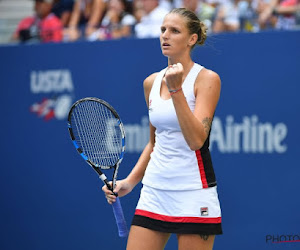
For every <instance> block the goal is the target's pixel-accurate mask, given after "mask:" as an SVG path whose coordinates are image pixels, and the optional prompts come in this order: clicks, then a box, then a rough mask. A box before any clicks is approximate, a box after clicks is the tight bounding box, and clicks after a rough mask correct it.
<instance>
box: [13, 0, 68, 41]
mask: <svg viewBox="0 0 300 250" xmlns="http://www.w3.org/2000/svg"><path fill="white" fill-rule="evenodd" d="M52 7H53V0H35V5H34V11H35V15H34V16H31V17H26V18H24V19H23V20H21V22H20V23H19V25H18V27H17V30H16V31H15V33H14V34H13V40H19V41H21V42H28V41H31V42H33V41H35V42H39V41H40V42H43V43H47V42H60V41H61V40H62V23H61V21H60V20H59V18H57V17H56V16H55V15H54V14H53V13H52V12H51V9H52Z"/></svg>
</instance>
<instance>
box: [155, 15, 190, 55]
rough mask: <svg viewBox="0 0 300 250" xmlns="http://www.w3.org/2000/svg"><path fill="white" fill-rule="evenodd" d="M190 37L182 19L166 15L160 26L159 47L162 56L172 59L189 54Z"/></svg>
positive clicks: (177, 16) (178, 16)
mask: <svg viewBox="0 0 300 250" xmlns="http://www.w3.org/2000/svg"><path fill="white" fill-rule="evenodd" d="M190 39H191V35H190V33H189V30H188V28H187V26H186V20H185V18H184V17H182V16H180V15H178V14H174V13H172V14H168V15H167V16H166V17H165V19H164V21H163V24H162V26H161V34H160V45H161V50H162V53H163V55H165V56H168V57H172V56H177V55H180V54H182V53H186V52H187V51H188V52H190V49H191V47H190V46H189V44H190Z"/></svg>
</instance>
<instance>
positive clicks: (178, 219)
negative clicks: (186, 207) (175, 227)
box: [135, 209, 222, 224]
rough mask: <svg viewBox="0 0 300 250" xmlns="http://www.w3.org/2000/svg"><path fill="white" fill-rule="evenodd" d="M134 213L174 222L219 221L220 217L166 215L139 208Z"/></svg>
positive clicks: (215, 222)
mask: <svg viewBox="0 0 300 250" xmlns="http://www.w3.org/2000/svg"><path fill="white" fill-rule="evenodd" d="M135 215H141V216H145V217H148V218H151V219H155V220H161V221H166V222H175V223H214V224H217V223H221V221H222V218H221V217H215V218H203V217H179V216H168V215H161V214H156V213H152V212H148V211H145V210H141V209H136V210H135Z"/></svg>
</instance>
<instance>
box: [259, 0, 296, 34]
mask: <svg viewBox="0 0 300 250" xmlns="http://www.w3.org/2000/svg"><path fill="white" fill-rule="evenodd" d="M297 6H299V0H282V1H280V0H271V1H270V3H269V5H268V6H267V7H266V8H265V9H264V10H263V11H262V12H261V14H260V15H259V23H260V26H261V27H262V28H267V27H268V26H267V24H268V22H270V20H272V19H273V20H274V19H275V21H273V26H274V27H275V28H276V29H280V30H293V29H295V28H296V12H297V8H298V7H297Z"/></svg>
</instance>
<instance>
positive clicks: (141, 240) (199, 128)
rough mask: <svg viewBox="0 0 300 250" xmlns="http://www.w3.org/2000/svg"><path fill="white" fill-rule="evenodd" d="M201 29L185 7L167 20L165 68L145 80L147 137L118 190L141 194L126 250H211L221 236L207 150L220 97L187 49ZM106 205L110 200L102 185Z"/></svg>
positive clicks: (215, 79) (202, 35)
mask: <svg viewBox="0 0 300 250" xmlns="http://www.w3.org/2000/svg"><path fill="white" fill-rule="evenodd" d="M205 39H206V28H205V26H204V24H203V23H202V22H200V21H199V19H198V18H197V16H196V15H195V14H194V13H193V12H191V11H189V10H187V9H183V8H178V9H173V10H172V11H171V12H170V13H169V14H167V15H166V16H165V18H164V21H163V24H162V26H161V35H160V43H161V50H162V53H163V55H164V56H166V57H167V58H168V66H167V67H166V68H165V69H163V70H161V71H160V72H158V73H154V74H152V75H150V76H149V77H147V78H146V79H145V81H144V94H145V99H146V103H147V105H148V109H149V119H150V139H149V143H148V144H147V145H146V147H145V149H144V151H143V153H142V154H141V156H140V158H139V160H138V161H137V163H136V165H135V166H134V168H133V169H132V171H131V172H130V174H129V175H128V176H127V178H126V179H123V180H120V181H117V185H116V188H115V190H114V191H115V192H117V193H118V194H119V196H120V197H121V196H124V195H126V194H128V193H129V192H130V191H131V190H132V189H133V188H134V187H135V186H136V185H137V184H138V183H139V182H140V181H141V180H142V183H143V188H142V190H141V194H140V199H139V201H138V204H137V207H136V211H135V215H134V218H133V221H132V226H131V229H130V233H129V237H128V242H127V249H128V250H140V249H143V250H160V249H164V247H165V245H166V243H167V241H168V239H169V237H170V235H171V234H176V235H177V239H178V249H180V250H196V249H197V250H198V249H202V250H206V249H212V248H213V244H214V239H215V235H217V234H222V227H221V209H220V204H219V199H218V194H217V189H216V185H217V184H216V178H215V174H214V170H213V166H212V161H211V157H210V152H209V134H210V130H211V124H212V120H213V116H214V113H215V109H216V106H217V103H218V100H219V96H220V89H221V82H220V78H219V76H218V74H216V73H215V72H213V71H211V70H208V69H206V68H204V67H203V66H201V65H199V64H197V63H195V62H193V61H192V59H191V55H190V54H191V50H192V49H193V48H194V46H195V45H196V44H200V45H201V44H203V43H204V41H205ZM103 191H104V193H105V195H106V198H107V201H108V203H110V204H111V203H113V202H114V201H115V196H114V195H113V194H112V193H111V191H109V190H108V189H107V188H106V187H105V186H104V187H103Z"/></svg>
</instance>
